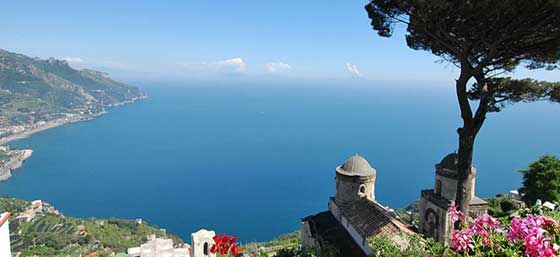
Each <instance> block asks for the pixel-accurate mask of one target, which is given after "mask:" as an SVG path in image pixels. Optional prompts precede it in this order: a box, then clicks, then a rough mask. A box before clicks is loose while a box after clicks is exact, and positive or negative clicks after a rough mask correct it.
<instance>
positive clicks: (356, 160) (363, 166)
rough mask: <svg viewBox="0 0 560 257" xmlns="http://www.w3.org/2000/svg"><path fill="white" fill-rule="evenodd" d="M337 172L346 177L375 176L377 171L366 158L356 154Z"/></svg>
mask: <svg viewBox="0 0 560 257" xmlns="http://www.w3.org/2000/svg"><path fill="white" fill-rule="evenodd" d="M336 172H338V173H340V174H342V175H346V176H373V175H375V172H376V171H375V169H374V168H372V167H371V165H369V162H368V161H367V160H366V159H364V157H362V156H359V155H357V154H356V155H354V156H352V157H350V158H348V159H347V160H346V162H344V164H342V165H341V166H338V167H336Z"/></svg>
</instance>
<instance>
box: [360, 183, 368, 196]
mask: <svg viewBox="0 0 560 257" xmlns="http://www.w3.org/2000/svg"><path fill="white" fill-rule="evenodd" d="M358 195H360V196H365V195H366V185H360V192H359V193H358Z"/></svg>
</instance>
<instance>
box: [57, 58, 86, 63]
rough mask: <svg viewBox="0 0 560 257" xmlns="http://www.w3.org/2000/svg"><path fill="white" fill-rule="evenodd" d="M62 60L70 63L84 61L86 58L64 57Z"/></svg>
mask: <svg viewBox="0 0 560 257" xmlns="http://www.w3.org/2000/svg"><path fill="white" fill-rule="evenodd" d="M62 60H65V61H66V62H68V63H83V62H84V59H82V58H80V57H64V58H62Z"/></svg>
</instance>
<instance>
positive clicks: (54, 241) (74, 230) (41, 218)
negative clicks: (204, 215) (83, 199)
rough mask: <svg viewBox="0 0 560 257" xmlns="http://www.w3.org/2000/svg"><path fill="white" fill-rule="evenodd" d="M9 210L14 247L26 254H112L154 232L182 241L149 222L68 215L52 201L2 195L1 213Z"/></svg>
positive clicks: (137, 242) (14, 249) (136, 243)
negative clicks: (38, 204) (39, 204)
mask: <svg viewBox="0 0 560 257" xmlns="http://www.w3.org/2000/svg"><path fill="white" fill-rule="evenodd" d="M5 211H9V212H12V215H11V216H10V239H11V245H12V251H13V252H21V253H22V256H34V255H38V256H41V257H43V256H80V255H82V256H84V255H87V254H89V253H93V252H95V253H97V255H98V256H109V255H111V253H119V252H126V250H127V249H128V248H130V247H137V246H140V244H142V243H144V242H146V241H147V236H148V235H150V234H156V235H157V236H158V237H162V236H166V237H169V238H172V239H173V240H174V242H175V243H176V244H180V243H182V241H181V239H180V238H178V237H176V236H174V235H170V234H168V233H166V232H164V231H162V230H160V229H158V228H157V227H155V226H151V225H147V224H146V223H145V222H143V223H142V224H138V223H136V222H135V221H132V220H124V219H115V218H110V219H94V218H88V219H78V218H71V217H65V216H64V215H62V214H60V213H58V211H57V210H56V209H55V208H54V207H53V206H51V205H49V204H43V206H42V207H41V208H38V207H36V206H33V205H32V204H31V202H28V201H24V200H19V199H13V198H0V213H1V212H5ZM32 212H33V213H35V215H34V217H33V218H32V219H31V220H26V219H25V218H17V217H18V216H22V215H23V214H24V213H27V214H29V213H32Z"/></svg>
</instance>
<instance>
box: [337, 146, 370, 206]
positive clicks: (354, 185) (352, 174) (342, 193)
mask: <svg viewBox="0 0 560 257" xmlns="http://www.w3.org/2000/svg"><path fill="white" fill-rule="evenodd" d="M375 176H376V171H375V169H373V168H372V167H371V165H369V163H368V161H367V160H366V159H364V158H363V157H362V156H359V155H355V156H352V157H350V158H348V159H347V160H346V162H344V164H342V165H340V166H338V167H336V195H335V202H336V203H337V204H344V203H348V202H353V201H355V200H359V199H361V198H363V197H366V198H367V199H369V200H372V201H375Z"/></svg>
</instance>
